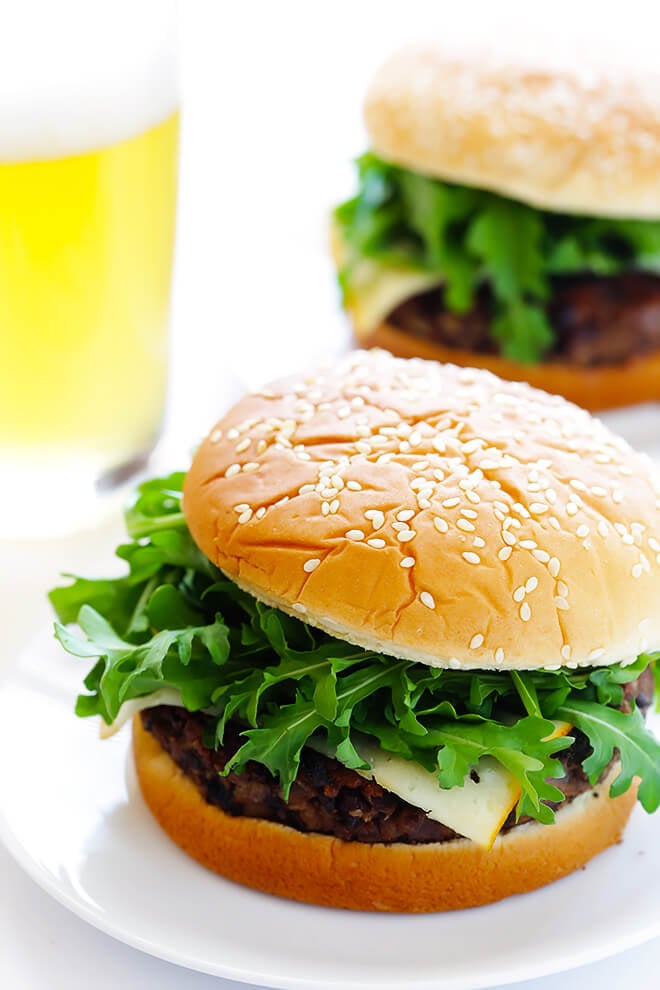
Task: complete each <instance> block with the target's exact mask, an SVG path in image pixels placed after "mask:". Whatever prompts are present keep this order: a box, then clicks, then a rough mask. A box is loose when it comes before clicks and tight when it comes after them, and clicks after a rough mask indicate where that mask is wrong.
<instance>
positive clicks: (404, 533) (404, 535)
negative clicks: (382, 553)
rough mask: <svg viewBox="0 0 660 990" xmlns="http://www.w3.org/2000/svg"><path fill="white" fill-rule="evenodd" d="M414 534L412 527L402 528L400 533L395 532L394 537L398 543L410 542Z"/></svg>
mask: <svg viewBox="0 0 660 990" xmlns="http://www.w3.org/2000/svg"><path fill="white" fill-rule="evenodd" d="M416 535H417V534H416V532H415V530H414V529H402V530H401V532H400V533H397V534H396V538H397V540H398V541H399V543H410V541H411V540H414V539H415V536H416Z"/></svg>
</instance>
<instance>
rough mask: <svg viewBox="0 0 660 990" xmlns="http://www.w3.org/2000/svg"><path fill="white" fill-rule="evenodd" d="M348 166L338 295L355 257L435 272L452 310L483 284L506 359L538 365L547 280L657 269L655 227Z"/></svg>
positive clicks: (547, 335) (544, 339)
mask: <svg viewBox="0 0 660 990" xmlns="http://www.w3.org/2000/svg"><path fill="white" fill-rule="evenodd" d="M357 164H358V172H359V190H358V193H357V195H356V196H355V197H354V198H352V199H350V200H347V201H346V202H344V203H342V204H341V205H340V206H339V207H337V209H336V211H335V217H336V220H337V222H338V224H339V227H340V230H341V234H342V238H343V240H344V242H345V244H346V245H347V248H348V252H349V257H348V260H347V263H346V264H345V265H344V267H343V268H342V270H341V271H340V273H339V280H340V285H341V287H342V289H343V291H344V293H345V294H349V293H350V291H351V289H352V287H353V282H354V278H355V274H356V272H357V270H358V266H359V262H360V260H361V259H363V258H369V259H372V260H374V261H378V262H381V263H383V264H384V265H403V266H405V267H408V268H412V269H416V270H419V271H426V272H437V273H439V274H440V275H442V278H443V283H444V288H443V294H444V304H445V306H446V307H447V308H448V309H449V310H451V311H452V312H454V313H466V312H467V311H468V310H470V309H471V308H472V306H473V304H474V301H475V296H476V292H477V290H478V288H479V286H480V285H481V284H482V283H487V284H488V285H489V286H490V289H491V292H492V297H493V307H494V312H493V319H492V323H491V334H492V336H493V338H494V339H495V341H497V343H498V345H499V348H500V350H501V353H502V354H503V355H505V356H506V357H508V358H512V359H513V360H516V361H522V362H527V363H534V362H537V361H540V360H541V359H542V358H543V356H544V355H545V354H546V353H547V352H548V350H549V349H550V348H551V347H552V345H553V343H554V339H555V338H554V333H553V330H552V328H551V325H550V322H549V320H548V318H547V316H546V312H545V303H546V302H547V300H548V297H549V294H550V278H551V277H552V276H554V275H568V274H572V273H577V272H585V271H588V272H594V273H595V274H598V275H613V274H616V273H617V272H620V271H623V270H626V269H630V268H631V267H637V268H642V269H644V268H646V269H650V270H656V271H657V270H658V268H659V267H660V221H650V220H621V219H616V218H595V217H582V216H573V215H570V214H562V213H551V212H548V211H545V210H538V209H534V208H533V207H531V206H527V205H525V204H524V203H520V202H517V201H516V200H512V199H508V198H506V197H504V196H499V195H497V194H496V193H492V192H488V191H487V190H485V189H475V188H470V187H466V186H459V185H452V184H449V183H446V182H442V181H440V180H439V179H432V178H429V177H428V176H425V175H421V174H419V173H417V172H411V171H408V170H407V169H403V168H398V167H396V166H394V165H390V164H388V163H386V162H384V161H382V160H381V159H379V158H377V157H376V156H375V155H374V154H372V153H370V152H367V153H366V154H365V155H362V157H361V158H359V159H358V162H357Z"/></svg>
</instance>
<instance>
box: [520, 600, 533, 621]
mask: <svg viewBox="0 0 660 990" xmlns="http://www.w3.org/2000/svg"><path fill="white" fill-rule="evenodd" d="M531 617H532V610H531V608H530V607H529V603H528V602H523V603H522V605H521V606H520V618H521V619H522V620H523V622H529V620H530V619H531Z"/></svg>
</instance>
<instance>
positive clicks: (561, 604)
mask: <svg viewBox="0 0 660 990" xmlns="http://www.w3.org/2000/svg"><path fill="white" fill-rule="evenodd" d="M553 601H554V603H555V608H558V609H559V610H560V611H562V612H566V611H567V609H569V608H570V605H569V604H568V602H567V601H566V599H565V598H562V596H561V595H555V597H554V598H553Z"/></svg>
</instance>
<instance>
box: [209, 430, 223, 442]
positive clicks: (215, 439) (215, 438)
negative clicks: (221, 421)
mask: <svg viewBox="0 0 660 990" xmlns="http://www.w3.org/2000/svg"><path fill="white" fill-rule="evenodd" d="M209 440H210V441H211V443H217V442H218V440H222V430H214V431H213V433H212V434H211V436H210V437H209Z"/></svg>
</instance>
